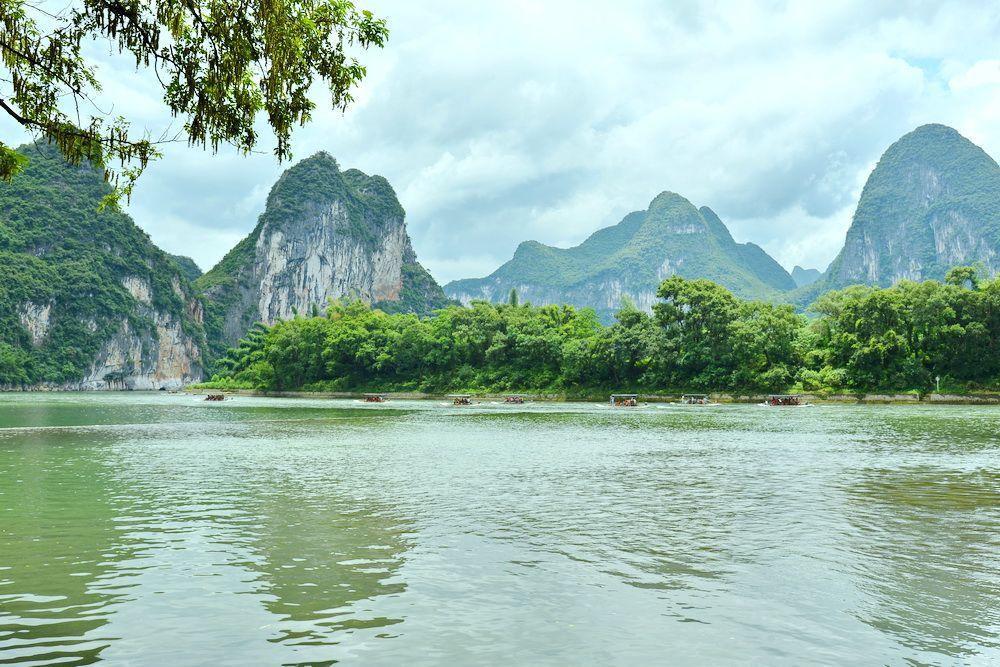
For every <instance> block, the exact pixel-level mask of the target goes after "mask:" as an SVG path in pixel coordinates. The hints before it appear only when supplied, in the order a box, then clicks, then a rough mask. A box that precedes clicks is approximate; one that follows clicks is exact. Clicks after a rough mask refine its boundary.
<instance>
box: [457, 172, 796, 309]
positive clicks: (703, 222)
mask: <svg viewBox="0 0 1000 667" xmlns="http://www.w3.org/2000/svg"><path fill="white" fill-rule="evenodd" d="M664 271H666V272H668V273H676V274H677V275H680V276H683V277H686V278H706V279H709V280H713V281H715V282H717V283H719V284H721V285H724V286H725V287H726V288H728V289H730V290H732V291H733V292H734V293H735V294H736V295H737V296H739V297H740V298H745V299H751V298H772V299H773V298H776V297H777V296H778V295H779V294H780V293H781V291H782V290H788V289H792V288H793V287H795V284H794V283H793V282H792V279H791V277H790V276H789V275H788V273H787V272H786V271H785V270H784V269H783V268H781V266H780V265H779V264H778V263H777V262H775V261H774V260H773V259H772V258H771V257H770V256H768V255H767V253H766V252H764V251H763V250H762V249H761V248H760V247H759V246H756V245H753V244H751V243H745V244H740V243H736V241H734V240H733V237H732V236H731V235H730V234H729V230H728V229H726V226H725V225H724V224H723V223H722V221H721V220H720V219H719V217H718V216H717V215H716V214H715V213H714V212H713V211H712V210H711V209H709V208H707V207H703V208H702V209H700V210H699V209H697V208H695V207H694V206H693V205H692V204H691V202H689V201H688V200H687V199H685V198H684V197H681V196H680V195H677V194H674V193H672V192H664V193H661V194H660V195H659V196H657V197H656V198H655V199H654V200H653V201H652V202H651V203H650V205H649V208H648V209H647V210H646V211H637V212H633V213H630V214H628V215H627V216H625V218H624V219H623V220H622V221H621V222H620V223H618V224H617V225H614V226H612V227H606V228H604V229H601V230H598V231H597V232H595V233H594V234H592V235H591V236H590V237H589V238H588V239H587V240H585V241H584V242H583V243H581V244H580V245H578V246H576V247H574V248H568V249H562V248H553V247H551V246H546V245H543V244H541V243H538V242H537V241H526V242H524V243H522V244H521V245H520V246H518V248H517V251H516V252H515V253H514V257H513V258H512V259H511V260H510V261H509V262H507V263H506V264H504V265H503V266H501V267H500V268H499V269H497V270H496V271H495V272H494V273H492V274H491V275H490V276H488V277H486V278H482V279H467V280H457V281H454V282H452V283H449V284H448V285H446V286H445V291H446V293H447V294H449V295H452V296H459V295H463V294H464V295H477V296H478V295H481V294H483V293H484V290H485V293H487V294H489V295H490V296H489V300H490V301H493V302H496V303H501V302H503V301H506V300H507V297H508V294H509V293H510V290H511V289H513V288H515V287H518V286H521V285H527V286H529V287H530V288H531V289H532V290H533V291H534V293H536V294H541V293H544V294H546V295H551V296H552V297H553V299H552V300H558V301H564V302H567V303H574V304H577V305H580V306H590V307H593V308H595V310H597V312H598V314H599V315H600V316H601V319H602V320H605V321H609V320H611V319H613V310H609V309H607V308H606V307H605V306H604V305H603V303H604V302H605V301H604V299H605V296H604V293H603V290H604V287H602V286H603V285H605V284H607V283H609V282H616V283H618V284H620V285H622V286H623V288H624V290H623V291H625V292H627V293H631V294H638V293H642V292H645V293H649V294H652V293H654V292H655V291H656V287H657V284H658V283H659V281H660V278H661V276H662V275H663V273H664Z"/></svg>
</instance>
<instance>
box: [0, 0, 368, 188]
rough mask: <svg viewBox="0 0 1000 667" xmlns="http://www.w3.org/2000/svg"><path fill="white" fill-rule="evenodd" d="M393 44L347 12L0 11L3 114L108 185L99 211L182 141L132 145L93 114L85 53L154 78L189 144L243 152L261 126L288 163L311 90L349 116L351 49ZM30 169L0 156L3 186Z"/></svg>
mask: <svg viewBox="0 0 1000 667" xmlns="http://www.w3.org/2000/svg"><path fill="white" fill-rule="evenodd" d="M387 37H388V30H387V28H386V24H385V21H384V19H380V18H377V17H375V16H374V15H373V14H372V13H371V12H370V11H367V10H363V9H358V8H356V7H355V6H354V4H353V3H352V2H350V0H287V1H283V2H271V1H270V0H77V1H74V2H69V3H68V4H67V5H65V6H62V5H60V4H55V5H54V8H52V9H51V10H50V9H49V8H47V7H46V5H44V4H40V3H36V2H26V1H25V0H0V63H2V67H3V71H2V72H0V109H2V110H3V111H4V112H6V113H7V114H8V115H9V116H10V117H11V118H13V119H14V120H15V121H17V122H18V123H19V124H20V125H21V126H23V127H24V128H25V129H26V130H27V131H28V132H29V133H30V134H31V135H32V136H33V137H35V138H36V140H43V141H46V142H48V143H52V144H55V145H56V146H58V148H59V150H60V151H61V152H62V154H63V155H64V156H65V158H66V159H67V160H68V161H69V162H70V163H72V164H80V163H81V162H84V161H87V162H90V163H92V164H95V165H98V166H100V167H102V168H103V169H104V172H105V178H106V179H107V180H108V181H109V182H111V183H112V184H113V185H114V186H115V189H114V190H113V192H112V193H111V195H110V196H109V197H108V198H107V200H106V203H112V204H114V203H116V202H117V201H118V200H119V199H120V198H121V197H122V196H128V194H129V193H130V192H131V188H132V185H133V183H134V182H135V179H136V178H138V176H139V174H140V173H141V172H142V170H143V169H144V168H145V167H146V165H147V164H148V162H149V161H150V160H152V159H154V158H156V157H157V156H158V155H159V151H158V148H157V146H158V144H160V143H162V142H164V141H171V140H176V139H178V138H180V137H177V138H170V137H166V136H163V137H159V138H154V137H152V136H150V134H149V133H148V131H147V132H143V133H139V132H137V131H135V130H134V129H133V128H132V127H131V125H130V123H129V121H128V119H126V118H122V117H118V116H112V115H111V114H110V113H108V112H106V111H104V110H102V109H101V108H100V107H99V106H98V104H97V103H96V102H95V98H96V96H97V94H98V93H99V92H100V91H101V82H100V80H99V78H98V75H97V70H96V68H95V66H94V65H93V64H92V63H90V62H88V61H87V59H86V57H85V49H86V47H87V45H88V44H89V43H91V42H104V43H106V44H107V45H108V46H109V47H110V48H111V49H112V50H115V51H117V52H119V53H123V54H126V55H127V56H129V57H132V58H134V59H135V64H136V67H137V68H140V67H141V68H150V69H152V70H153V71H154V72H155V74H156V76H157V78H158V80H159V81H160V83H161V84H162V86H163V93H164V94H163V100H164V103H165V104H166V105H167V107H168V108H169V109H170V111H171V113H172V114H173V115H174V116H178V117H180V118H182V119H183V120H184V128H183V132H182V136H183V137H184V138H186V139H187V141H188V142H189V143H190V144H192V145H196V146H201V147H204V148H208V147H211V149H212V150H213V151H215V150H217V149H218V148H219V145H220V144H224V143H226V144H231V145H233V146H235V147H236V148H237V149H239V150H241V151H244V152H249V151H251V150H252V149H253V148H254V147H255V146H256V145H257V142H258V139H259V137H258V134H257V131H256V129H255V127H254V120H255V119H256V117H257V115H258V114H260V113H263V114H264V115H265V116H266V117H267V122H268V124H269V125H270V127H271V129H272V130H273V132H274V134H275V137H276V140H277V142H276V146H275V149H274V152H275V155H276V156H277V157H278V159H279V160H284V159H286V158H288V157H289V156H290V138H291V132H292V129H293V128H294V127H295V126H296V125H303V124H305V123H307V122H308V121H309V120H310V117H311V114H312V111H313V109H314V108H315V103H314V102H313V101H312V100H311V99H310V97H309V90H310V87H311V85H312V84H313V83H314V82H316V81H323V82H324V83H325V84H326V85H327V87H328V88H329V91H330V96H331V98H332V103H333V106H334V108H338V109H344V108H346V106H347V105H348V104H349V103H350V102H351V101H352V96H351V91H352V90H353V88H354V87H355V86H356V85H357V84H358V83H359V82H360V81H361V80H362V79H363V78H364V76H365V68H364V66H363V65H361V64H360V63H359V62H358V61H357V60H356V59H355V58H354V57H352V56H351V55H349V53H348V48H350V47H351V46H356V47H359V48H362V49H364V48H368V47H370V46H377V47H381V46H382V45H383V44H384V43H385V41H386V39H387ZM25 160H26V158H25V157H24V156H22V155H20V154H18V153H17V151H15V150H14V149H13V148H11V147H9V146H6V145H4V144H3V143H0V179H3V180H6V181H10V179H11V178H12V177H13V176H14V174H16V173H17V172H18V171H19V170H20V169H22V168H23V166H24V163H25ZM114 163H117V165H120V166H117V167H113V166H111V165H113V164H114Z"/></svg>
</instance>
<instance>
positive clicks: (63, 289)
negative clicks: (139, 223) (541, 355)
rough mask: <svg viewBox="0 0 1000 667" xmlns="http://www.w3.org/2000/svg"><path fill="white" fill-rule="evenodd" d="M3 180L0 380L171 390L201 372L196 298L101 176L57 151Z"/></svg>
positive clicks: (30, 150)
mask: <svg viewBox="0 0 1000 667" xmlns="http://www.w3.org/2000/svg"><path fill="white" fill-rule="evenodd" d="M20 150H21V151H22V152H23V153H24V154H25V155H26V156H27V157H28V158H29V160H30V162H29V164H28V167H27V169H26V170H25V171H24V173H22V174H20V175H19V176H18V177H17V178H15V179H14V182H13V183H11V184H9V185H0V263H2V264H3V265H5V266H6V267H7V268H8V269H9V270H8V271H4V272H0V386H2V387H5V388H51V389H160V388H171V389H172V388H176V387H180V386H182V385H183V384H186V383H189V382H193V381H197V380H200V379H201V377H202V362H201V349H200V348H201V345H202V343H203V339H204V334H203V332H202V325H201V320H202V308H201V304H200V303H199V302H198V301H197V300H196V299H195V298H194V296H193V291H192V289H191V286H190V283H189V282H188V280H187V279H186V278H185V277H184V276H183V275H182V274H181V271H180V270H179V269H178V267H177V265H176V264H175V263H174V261H173V260H172V259H171V258H170V257H168V256H167V255H166V254H165V253H163V252H162V251H161V250H159V249H158V248H157V247H156V246H154V245H153V244H152V243H151V242H150V240H149V238H148V237H147V236H146V235H145V234H144V233H143V232H142V230H140V229H139V228H138V227H136V226H135V224H134V223H133V222H132V220H131V218H129V217H128V216H126V215H124V214H122V213H118V212H114V211H110V210H104V211H100V210H98V206H99V203H100V200H101V198H102V197H103V196H104V195H105V194H106V193H107V192H108V188H107V186H106V185H105V183H104V181H103V179H102V177H101V174H100V173H99V172H98V171H96V170H94V169H91V168H90V167H72V166H70V165H67V164H65V163H64V162H63V160H62V158H61V157H60V156H59V155H58V154H57V153H56V152H55V150H54V149H51V148H48V147H42V148H36V147H25V148H22V149H20Z"/></svg>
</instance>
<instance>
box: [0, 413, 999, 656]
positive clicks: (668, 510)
mask: <svg viewBox="0 0 1000 667" xmlns="http://www.w3.org/2000/svg"><path fill="white" fill-rule="evenodd" d="M97 660H106V661H108V662H109V663H110V664H137V665H199V664H213V665H249V664H273V665H297V664H332V663H333V662H335V661H346V662H348V663H349V664H365V665H394V666H395V665H445V664H447V665H459V664H461V665H475V664H501V663H503V664H513V665H529V664H530V665H549V664H550V665H569V664H574V665H609V664H610V665H635V664H643V665H648V664H664V665H667V664H669V665H709V664H720V665H730V664H731V665H742V664H749V663H757V664H767V665H811V664H815V665H821V664H822V665H826V664H890V665H903V664H948V665H950V664H976V665H978V664H997V663H998V662H1000V409H998V408H992V407H975V406H874V405H868V406H847V405H831V406H819V407H813V408H761V407H757V406H750V405H731V406H721V407H698V406H691V407H687V406H645V407H639V408H626V409H612V408H609V407H607V406H605V405H595V404H559V403H546V404H528V405H524V406H504V405H496V404H481V405H475V406H472V407H462V408H457V407H453V406H449V405H444V404H441V403H438V402H433V401H400V402H390V403H387V404H382V405H365V404H361V403H358V402H355V401H349V400H308V399H265V398H249V397H237V398H235V399H233V400H229V401H226V402H223V403H211V402H204V401H202V400H199V399H198V398H195V397H192V396H187V395H166V394H163V393H159V394H142V393H135V394H133V393H115V394H110V393H107V394H105V393H95V394H0V663H8V662H12V663H17V664H23V665H33V664H61V665H71V664H87V663H89V662H92V661H97Z"/></svg>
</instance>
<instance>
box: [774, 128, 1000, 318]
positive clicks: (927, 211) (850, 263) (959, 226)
mask: <svg viewBox="0 0 1000 667" xmlns="http://www.w3.org/2000/svg"><path fill="white" fill-rule="evenodd" d="M998 251H1000V166H998V165H997V163H996V161H995V160H994V159H993V158H991V157H990V156H989V155H988V154H987V153H986V152H985V151H983V149H981V148H980V147H979V146H976V145H975V144H973V143H972V142H971V141H969V140H968V139H966V138H965V137H963V136H962V135H961V134H959V133H958V132H956V131H955V130H953V129H952V128H950V127H946V126H944V125H923V126H921V127H918V128H917V129H915V130H913V131H912V132H910V133H908V134H906V135H904V136H903V137H901V138H900V139H899V140H898V141H897V142H895V143H894V144H893V145H892V146H890V147H889V148H888V149H887V150H886V151H885V153H884V154H883V155H882V157H881V159H880V160H879V162H878V165H877V166H876V167H875V169H874V170H873V171H872V173H871V175H870V176H869V177H868V181H867V182H866V183H865V187H864V190H863V191H862V193H861V198H860V199H859V200H858V206H857V209H856V211H855V213H854V219H853V221H852V223H851V228H850V229H849V230H848V232H847V239H846V241H845V244H844V248H843V249H842V250H841V252H840V254H838V255H837V257H836V258H835V259H834V260H833V262H832V263H831V264H830V268H829V269H828V270H827V271H826V273H825V274H824V275H823V277H822V278H821V279H820V280H818V281H816V282H814V283H812V284H811V285H806V286H803V287H801V288H800V289H799V290H797V291H796V292H795V293H793V294H791V295H789V297H788V298H789V300H791V301H793V302H795V303H798V304H801V305H806V304H808V303H811V302H812V301H813V300H814V299H816V298H817V297H818V296H819V295H820V294H822V293H823V292H826V291H828V290H830V289H840V288H842V287H845V286H847V285H851V284H856V283H874V284H878V285H881V286H888V285H891V284H893V283H894V282H897V281H898V279H899V278H900V277H903V276H907V277H918V278H919V279H927V278H932V279H935V280H942V279H943V278H944V276H945V273H946V272H947V271H948V270H949V269H950V268H951V267H952V266H955V265H956V264H972V263H975V262H977V261H984V262H987V263H990V264H991V265H990V266H989V267H987V268H989V269H990V270H991V271H992V272H996V270H997V268H998V267H997V265H996V263H995V261H994V260H993V259H992V257H993V256H995V255H996V253H997V252H998Z"/></svg>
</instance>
